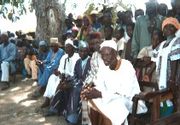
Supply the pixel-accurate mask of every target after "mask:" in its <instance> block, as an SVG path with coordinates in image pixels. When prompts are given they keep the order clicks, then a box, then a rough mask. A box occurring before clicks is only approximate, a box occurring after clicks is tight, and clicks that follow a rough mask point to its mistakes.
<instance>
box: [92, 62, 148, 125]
mask: <svg viewBox="0 0 180 125" xmlns="http://www.w3.org/2000/svg"><path fill="white" fill-rule="evenodd" d="M95 85H96V89H98V90H99V91H101V94H102V98H98V99H93V100H92V101H93V102H94V103H95V104H96V106H97V107H98V109H99V110H100V111H101V112H102V113H103V114H104V115H105V116H107V117H108V118H109V119H110V120H111V122H112V125H120V124H122V123H123V122H124V121H125V120H126V118H127V116H128V114H129V113H130V112H132V104H133V102H132V98H133V96H134V95H135V94H139V93H140V89H139V84H138V81H137V78H136V75H135V70H134V68H133V66H132V64H131V63H130V62H129V61H127V60H124V59H122V61H121V66H120V68H119V69H118V70H116V71H114V70H110V69H109V67H106V68H105V67H104V68H101V67H100V68H99V72H98V76H97V80H96V82H95ZM146 111H147V108H146V106H145V104H144V103H143V102H142V101H139V103H138V113H142V112H146Z"/></svg>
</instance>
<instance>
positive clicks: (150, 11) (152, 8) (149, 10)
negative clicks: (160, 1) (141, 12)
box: [146, 4, 157, 17]
mask: <svg viewBox="0 0 180 125" xmlns="http://www.w3.org/2000/svg"><path fill="white" fill-rule="evenodd" d="M156 13H157V10H156V5H154V4H149V5H146V14H147V15H148V16H149V17H153V16H156Z"/></svg>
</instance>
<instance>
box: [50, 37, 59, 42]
mask: <svg viewBox="0 0 180 125" xmlns="http://www.w3.org/2000/svg"><path fill="white" fill-rule="evenodd" d="M53 43H55V44H58V43H59V42H58V38H57V37H52V38H50V44H53Z"/></svg>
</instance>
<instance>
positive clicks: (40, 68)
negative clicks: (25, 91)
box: [33, 41, 49, 86]
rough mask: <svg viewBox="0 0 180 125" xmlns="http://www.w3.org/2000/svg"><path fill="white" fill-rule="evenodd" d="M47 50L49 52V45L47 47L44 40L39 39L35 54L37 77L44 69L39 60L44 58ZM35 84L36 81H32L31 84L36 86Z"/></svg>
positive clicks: (39, 76)
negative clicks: (36, 53)
mask: <svg viewBox="0 0 180 125" xmlns="http://www.w3.org/2000/svg"><path fill="white" fill-rule="evenodd" d="M48 52H49V47H48V45H47V43H46V41H40V42H39V50H38V55H37V59H36V64H37V66H38V79H40V78H41V76H42V74H43V71H44V66H43V64H42V63H41V62H42V61H43V60H45V59H46V57H47V55H48ZM36 85H37V82H34V83H33V86H36Z"/></svg>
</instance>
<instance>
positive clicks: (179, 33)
mask: <svg viewBox="0 0 180 125" xmlns="http://www.w3.org/2000/svg"><path fill="white" fill-rule="evenodd" d="M176 37H180V29H179V30H178V31H177V32H176Z"/></svg>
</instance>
